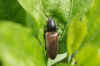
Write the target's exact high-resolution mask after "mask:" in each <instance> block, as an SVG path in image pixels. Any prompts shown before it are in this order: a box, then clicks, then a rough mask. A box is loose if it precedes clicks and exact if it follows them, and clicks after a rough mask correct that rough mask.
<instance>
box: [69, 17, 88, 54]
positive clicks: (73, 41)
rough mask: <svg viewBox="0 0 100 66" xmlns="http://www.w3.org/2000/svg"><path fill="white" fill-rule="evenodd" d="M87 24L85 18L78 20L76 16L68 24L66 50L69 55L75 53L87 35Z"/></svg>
mask: <svg viewBox="0 0 100 66" xmlns="http://www.w3.org/2000/svg"><path fill="white" fill-rule="evenodd" d="M86 24H87V22H86V19H85V17H84V18H83V19H81V20H80V19H79V18H78V16H76V17H75V18H73V19H72V22H70V24H69V29H68V36H67V49H68V53H69V54H73V53H74V52H75V51H77V50H78V49H79V47H80V45H81V43H82V42H83V40H84V38H85V36H86V34H87V25H86Z"/></svg>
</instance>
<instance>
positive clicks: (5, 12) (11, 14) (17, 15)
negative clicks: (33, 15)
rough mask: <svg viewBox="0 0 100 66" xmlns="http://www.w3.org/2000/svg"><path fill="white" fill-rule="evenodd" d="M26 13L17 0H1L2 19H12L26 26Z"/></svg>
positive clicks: (0, 11) (0, 12)
mask: <svg viewBox="0 0 100 66" xmlns="http://www.w3.org/2000/svg"><path fill="white" fill-rule="evenodd" d="M26 14H27V13H26V12H25V11H24V9H23V8H22V7H21V6H20V4H19V3H18V2H17V0H9V1H8V0H0V20H10V21H14V22H17V23H20V24H22V25H24V26H26V20H25V19H26Z"/></svg>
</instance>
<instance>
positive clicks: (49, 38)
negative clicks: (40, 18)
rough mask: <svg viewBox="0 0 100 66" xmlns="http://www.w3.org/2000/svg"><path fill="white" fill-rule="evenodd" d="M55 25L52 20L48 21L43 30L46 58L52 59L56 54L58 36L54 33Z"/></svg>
mask: <svg viewBox="0 0 100 66" xmlns="http://www.w3.org/2000/svg"><path fill="white" fill-rule="evenodd" d="M56 30H57V29H56V24H55V22H54V21H53V20H52V19H48V22H47V26H46V30H45V42H46V50H47V56H48V57H49V58H51V59H54V58H55V57H56V55H57V52H58V34H57V32H56Z"/></svg>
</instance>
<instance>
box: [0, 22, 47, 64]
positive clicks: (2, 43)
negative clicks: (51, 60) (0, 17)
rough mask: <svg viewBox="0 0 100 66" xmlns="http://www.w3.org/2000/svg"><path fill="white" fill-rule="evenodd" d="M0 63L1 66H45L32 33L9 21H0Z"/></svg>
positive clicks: (38, 44)
mask: <svg viewBox="0 0 100 66" xmlns="http://www.w3.org/2000/svg"><path fill="white" fill-rule="evenodd" d="M0 61H1V63H2V65H3V66H46V65H45V59H44V52H43V49H42V48H41V46H40V43H39V41H38V40H37V39H35V38H34V37H33V36H32V31H31V30H30V29H28V28H25V27H23V26H21V25H19V24H16V23H13V22H10V21H0Z"/></svg>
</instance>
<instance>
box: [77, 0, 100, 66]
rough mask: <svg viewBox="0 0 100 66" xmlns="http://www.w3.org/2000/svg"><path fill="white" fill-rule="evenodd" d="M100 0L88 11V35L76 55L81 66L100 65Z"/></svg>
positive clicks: (96, 0)
mask: <svg viewBox="0 0 100 66" xmlns="http://www.w3.org/2000/svg"><path fill="white" fill-rule="evenodd" d="M99 3H100V1H99V0H94V2H93V4H92V7H91V8H90V10H89V11H88V13H87V15H86V16H87V20H88V22H87V25H88V35H87V37H86V40H85V41H84V45H83V47H82V49H81V50H80V51H79V53H78V54H77V55H76V59H77V62H78V64H80V65H81V66H99V65H100V45H99V44H100V28H99V27H100V15H99V13H100V9H99Z"/></svg>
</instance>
